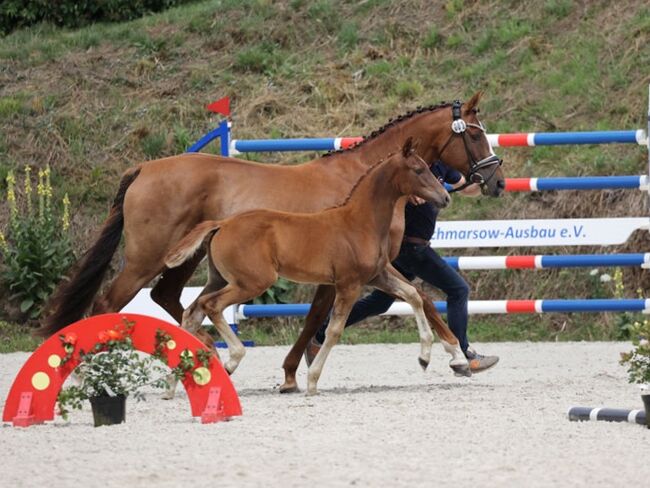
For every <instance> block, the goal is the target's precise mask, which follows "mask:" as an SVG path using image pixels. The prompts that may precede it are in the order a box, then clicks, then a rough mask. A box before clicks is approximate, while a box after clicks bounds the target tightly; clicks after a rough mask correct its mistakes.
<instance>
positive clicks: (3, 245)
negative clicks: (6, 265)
mask: <svg viewBox="0 0 650 488" xmlns="http://www.w3.org/2000/svg"><path fill="white" fill-rule="evenodd" d="M0 249H2V253H3V254H7V253H8V252H9V246H8V245H7V239H5V235H4V234H3V233H2V231H1V230H0Z"/></svg>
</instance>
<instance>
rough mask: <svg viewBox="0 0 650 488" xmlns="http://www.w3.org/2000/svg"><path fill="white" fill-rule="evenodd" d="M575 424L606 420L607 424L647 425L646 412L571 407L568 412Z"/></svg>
mask: <svg viewBox="0 0 650 488" xmlns="http://www.w3.org/2000/svg"><path fill="white" fill-rule="evenodd" d="M567 416H568V417H569V420H571V421H573V422H578V421H585V420H592V421H595V420H604V421H606V422H630V423H632V424H639V425H646V412H645V410H624V409H622V408H605V407H603V408H592V407H571V408H569V411H568V412H567Z"/></svg>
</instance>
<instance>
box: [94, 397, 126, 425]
mask: <svg viewBox="0 0 650 488" xmlns="http://www.w3.org/2000/svg"><path fill="white" fill-rule="evenodd" d="M90 405H91V406H92V408H93V418H94V419H95V427H99V426H101V425H115V424H121V423H122V422H124V420H125V417H126V397H125V396H124V395H117V396H114V397H111V396H108V395H106V396H100V397H95V398H91V399H90Z"/></svg>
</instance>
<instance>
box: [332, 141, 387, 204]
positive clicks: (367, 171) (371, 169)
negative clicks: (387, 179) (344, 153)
mask: <svg viewBox="0 0 650 488" xmlns="http://www.w3.org/2000/svg"><path fill="white" fill-rule="evenodd" d="M393 154H395V153H392V154H389V155H388V156H387V157H386V158H384V159H380V160H379V161H377V162H376V163H375V164H373V165H372V166H370V167H369V168H368V169H367V170H366V172H365V173H363V174H362V175H361V176H360V177H359V179H358V180H357V182H356V183H355V184H354V185H352V188H350V193H348V196H347V197H345V200H343V203H339V204H338V205H334V206H333V207H329V208H327V209H326V210H331V209H333V208H340V207H344V206H345V205H346V204H347V203H348V202H349V201H350V198H352V195H353V194H354V192H355V190H356V189H357V187H358V186H359V185H360V184H361V182H362V181H363V180H365V179H366V177H367V176H368V175H369V174H370V173H372V171H373V170H374V169H375V168H377V167H378V166H379V165H381V163H383V162H385V161H387V160H388V159H390V158H391V157H392V156H393Z"/></svg>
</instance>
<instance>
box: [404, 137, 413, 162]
mask: <svg viewBox="0 0 650 488" xmlns="http://www.w3.org/2000/svg"><path fill="white" fill-rule="evenodd" d="M413 151H414V149H413V136H409V138H408V139H406V141H405V142H404V145H403V146H402V156H404V157H405V158H406V157H408V156H410V155H411V154H412V153H413Z"/></svg>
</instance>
